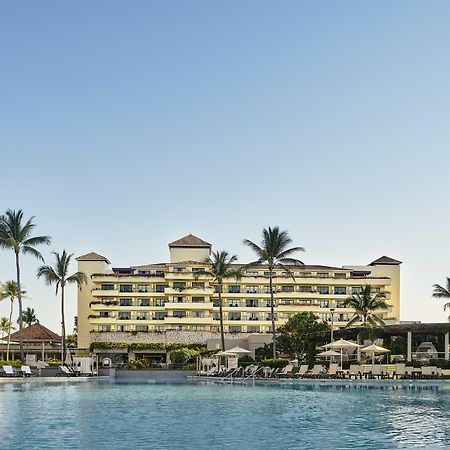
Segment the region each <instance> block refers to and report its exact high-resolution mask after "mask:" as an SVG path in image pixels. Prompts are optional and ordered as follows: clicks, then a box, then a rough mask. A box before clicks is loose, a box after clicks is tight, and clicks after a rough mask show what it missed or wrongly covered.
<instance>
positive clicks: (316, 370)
mask: <svg viewBox="0 0 450 450" xmlns="http://www.w3.org/2000/svg"><path fill="white" fill-rule="evenodd" d="M323 373H324V368H323V365H322V364H314V366H313V368H312V369H311V371H310V372H308V373H306V374H305V375H306V376H307V377H310V378H319V376H321V375H322V374H323Z"/></svg>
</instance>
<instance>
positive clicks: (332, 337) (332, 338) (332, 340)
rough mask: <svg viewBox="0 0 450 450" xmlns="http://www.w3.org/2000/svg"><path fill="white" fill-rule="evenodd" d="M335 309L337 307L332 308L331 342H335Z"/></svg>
mask: <svg viewBox="0 0 450 450" xmlns="http://www.w3.org/2000/svg"><path fill="white" fill-rule="evenodd" d="M334 311H336V308H330V313H331V342H334V336H333V327H334V320H333V319H334Z"/></svg>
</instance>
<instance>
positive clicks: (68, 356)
mask: <svg viewBox="0 0 450 450" xmlns="http://www.w3.org/2000/svg"><path fill="white" fill-rule="evenodd" d="M64 362H65V363H66V366H68V367H71V366H72V355H71V354H70V352H69V351H68V350H67V353H66V360H65V361H64Z"/></svg>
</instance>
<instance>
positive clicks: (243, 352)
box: [227, 347, 251, 358]
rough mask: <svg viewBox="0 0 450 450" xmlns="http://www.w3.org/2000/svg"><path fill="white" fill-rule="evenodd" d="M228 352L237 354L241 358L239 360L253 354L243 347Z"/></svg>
mask: <svg viewBox="0 0 450 450" xmlns="http://www.w3.org/2000/svg"><path fill="white" fill-rule="evenodd" d="M227 352H230V353H235V354H236V355H237V356H239V358H240V357H241V356H244V355H248V354H249V353H251V351H250V350H246V349H245V348H241V347H233V348H230V349H228V350H227Z"/></svg>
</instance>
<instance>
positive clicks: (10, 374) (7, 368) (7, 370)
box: [2, 366, 16, 377]
mask: <svg viewBox="0 0 450 450" xmlns="http://www.w3.org/2000/svg"><path fill="white" fill-rule="evenodd" d="M2 369H3V372H4V373H5V375H6V376H7V377H14V376H16V372H14V369H13V367H12V366H3V367H2Z"/></svg>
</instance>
